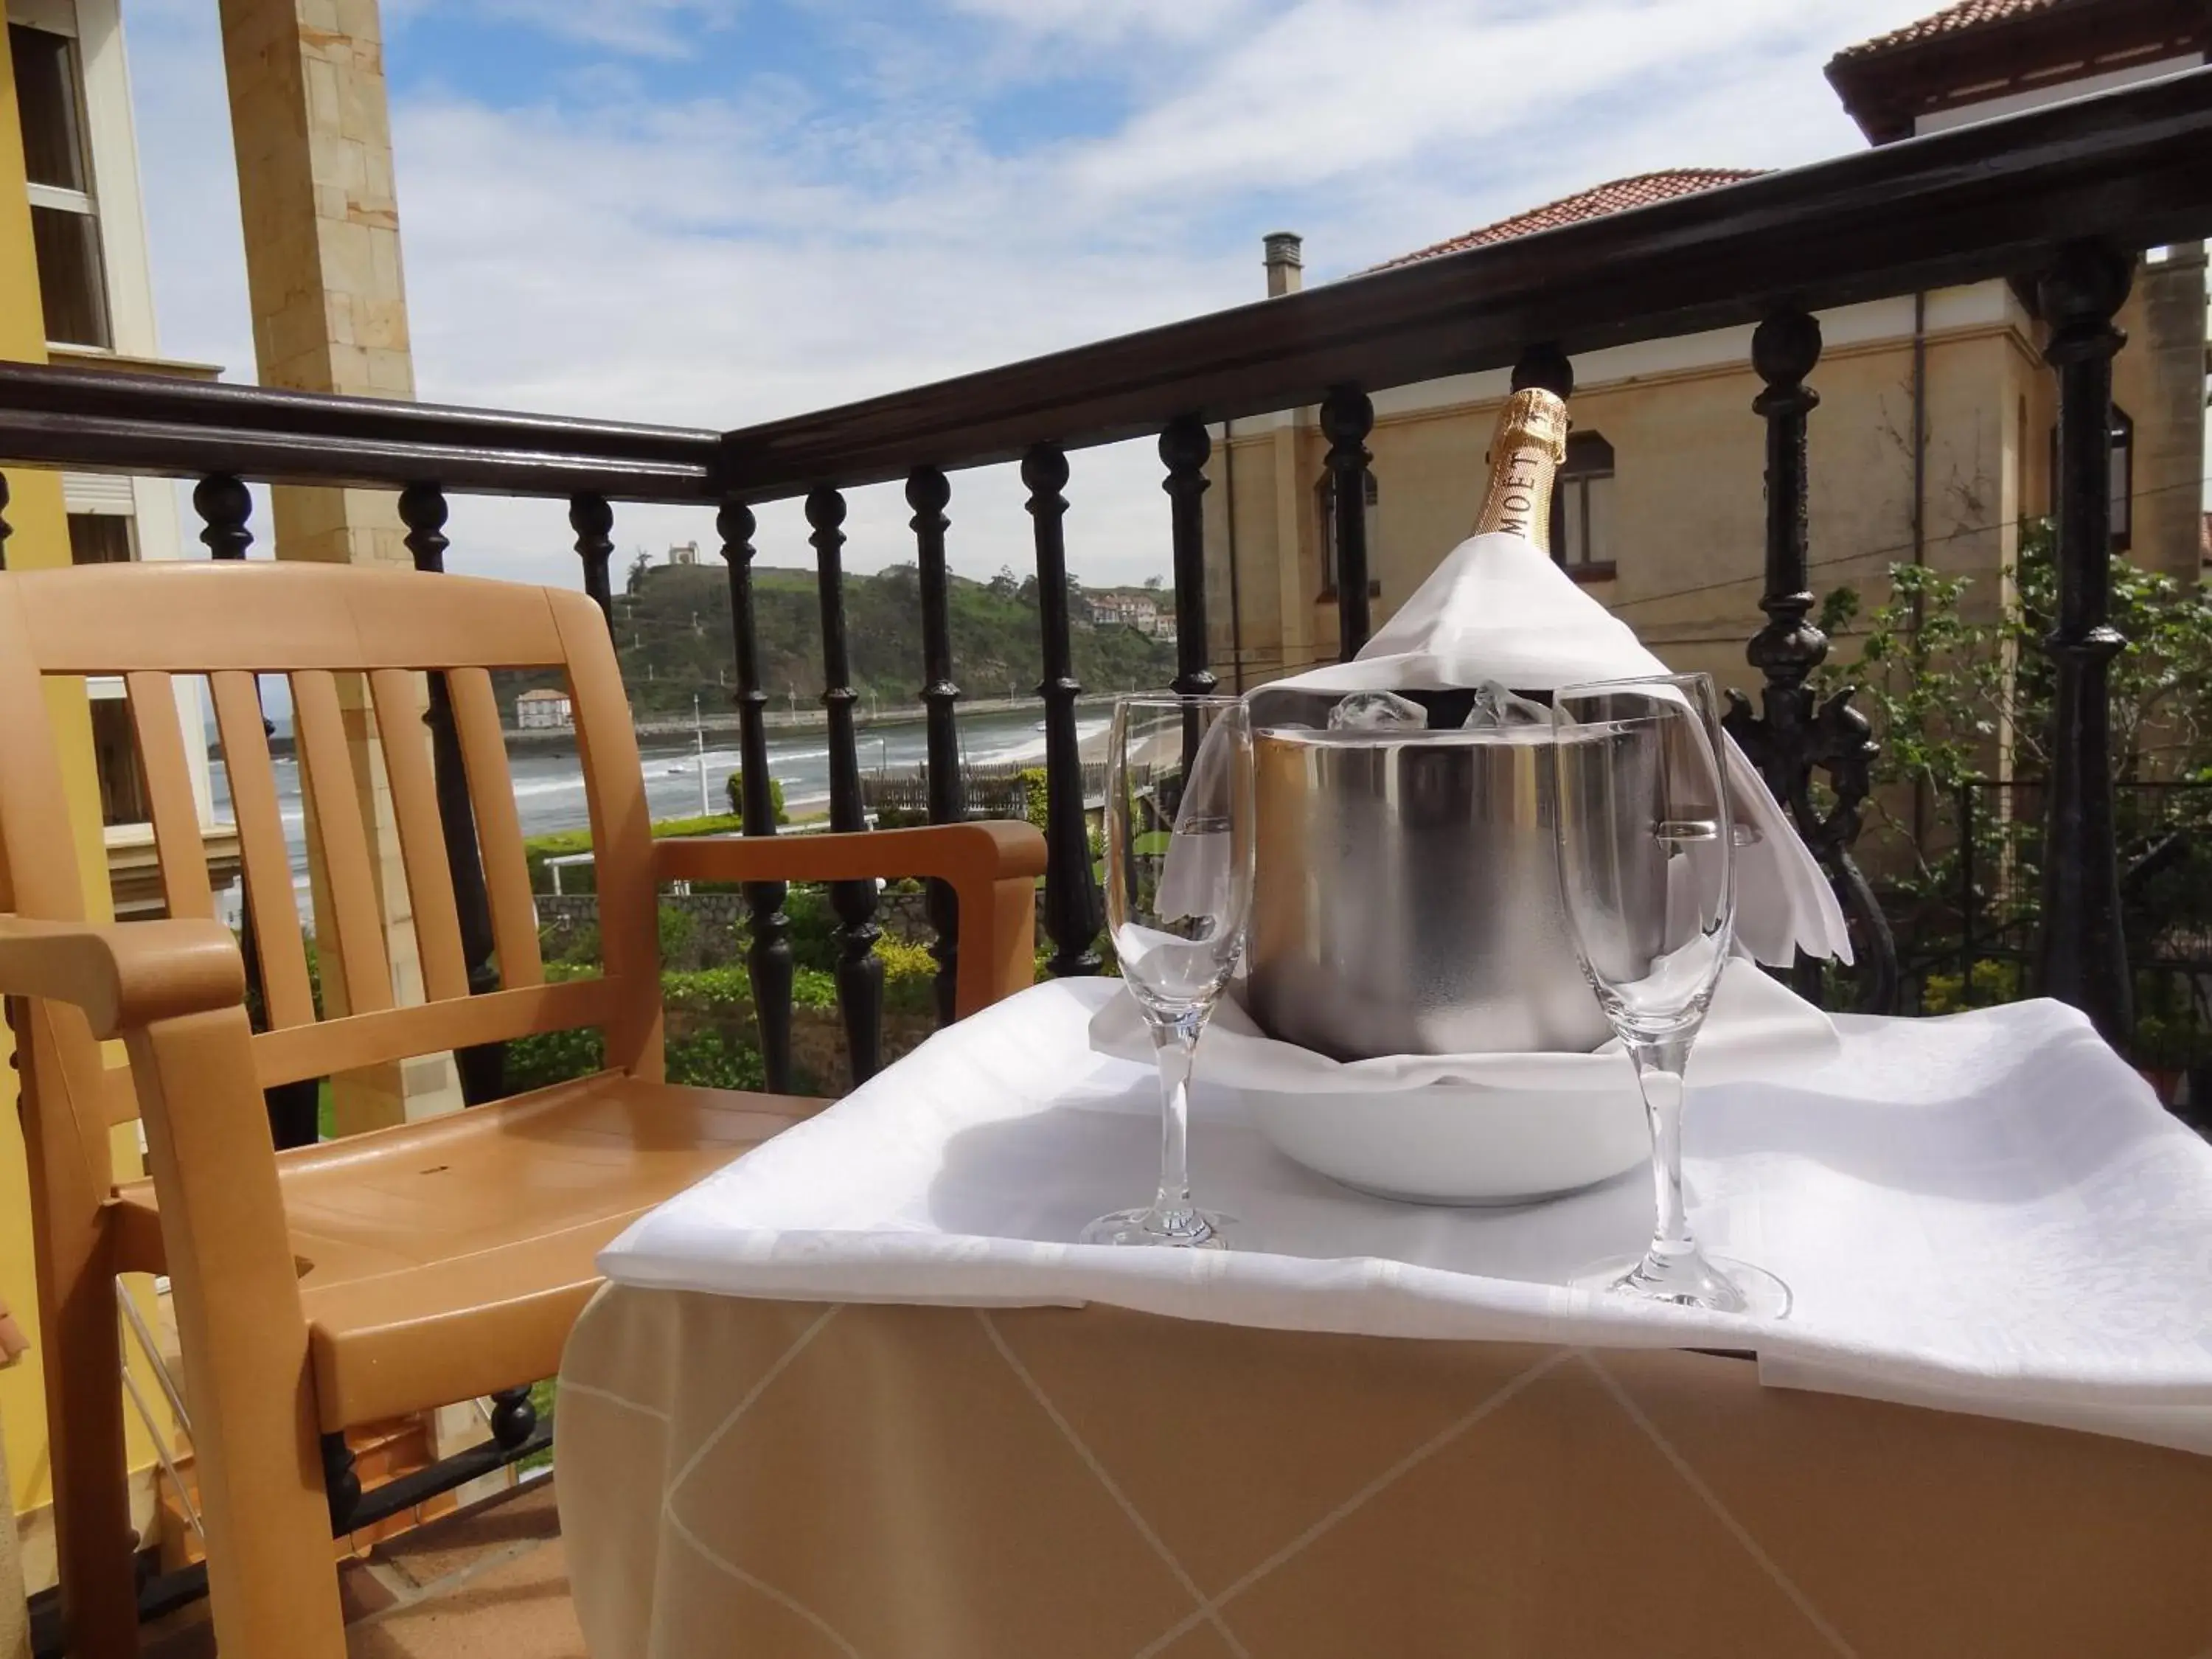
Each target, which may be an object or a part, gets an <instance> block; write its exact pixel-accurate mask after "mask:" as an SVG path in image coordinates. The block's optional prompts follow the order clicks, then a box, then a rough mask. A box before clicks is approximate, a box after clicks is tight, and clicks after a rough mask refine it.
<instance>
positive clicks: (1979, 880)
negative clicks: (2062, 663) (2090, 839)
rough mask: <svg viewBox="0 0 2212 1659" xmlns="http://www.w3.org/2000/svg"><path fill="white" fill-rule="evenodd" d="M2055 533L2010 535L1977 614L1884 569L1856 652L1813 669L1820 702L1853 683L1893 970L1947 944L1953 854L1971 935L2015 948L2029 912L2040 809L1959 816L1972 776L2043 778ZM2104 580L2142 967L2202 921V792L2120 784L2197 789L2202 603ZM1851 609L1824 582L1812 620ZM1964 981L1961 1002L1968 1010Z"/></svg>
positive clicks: (2133, 931) (2206, 607)
mask: <svg viewBox="0 0 2212 1659" xmlns="http://www.w3.org/2000/svg"><path fill="white" fill-rule="evenodd" d="M2056 540H2057V538H2056V536H2055V533H2054V529H2053V526H2052V525H2051V521H2050V520H2047V519H2043V520H2028V521H2026V522H2024V523H2023V524H2022V525H2021V535H2020V552H2019V557H2018V560H2017V562H2016V564H2015V570H2014V575H2013V582H2012V585H2011V588H2010V591H2009V592H2002V593H2000V594H1999V595H1998V596H1996V603H1995V604H1994V605H1987V606H1977V605H1974V604H1973V600H1974V599H1976V598H1977V597H1978V596H1977V595H1976V594H1975V593H1974V592H1973V583H1972V580H1971V579H1970V578H1967V577H1963V576H1951V575H1946V574H1942V573H1941V572H1939V571H1936V570H1932V569H1930V568H1928V567H1927V566H1925V565H1915V564H1900V565H1894V566H1893V567H1891V569H1890V573H1889V596H1888V598H1887V600H1886V601H1885V602H1884V603H1883V604H1882V605H1881V606H1879V607H1878V608H1876V609H1875V610H1874V611H1871V612H1869V613H1868V615H1867V617H1866V629H1865V632H1864V634H1863V636H1862V638H1861V648H1860V651H1859V656H1858V660H1857V662H1856V663H1854V664H1850V665H1831V666H1829V667H1827V668H1825V669H1824V670H1823V671H1822V672H1821V675H1820V679H1821V680H1822V681H1824V682H1826V684H1824V685H1822V686H1821V687H1820V690H1822V692H1823V694H1824V695H1825V693H1826V691H1828V690H1833V689H1835V687H1837V686H1838V685H1840V684H1845V683H1854V684H1857V686H1858V687H1859V696H1858V705H1859V707H1860V708H1862V709H1863V710H1864V712H1865V713H1866V714H1867V715H1868V717H1869V719H1870V720H1871V721H1872V722H1873V725H1874V728H1875V737H1876V738H1877V739H1878V740H1879V741H1880V743H1881V759H1880V760H1879V762H1878V763H1876V766H1875V784H1876V786H1877V789H1876V793H1875V796H1874V798H1873V799H1870V800H1869V802H1868V805H1867V816H1868V830H1869V836H1870V837H1871V841H1870V842H1868V843H1864V845H1865V846H1866V850H1867V854H1868V860H1867V861H1869V863H1871V864H1872V865H1873V866H1875V867H1876V868H1878V869H1881V870H1883V871H1884V872H1886V879H1885V886H1886V888H1887V895H1886V897H1887V904H1886V908H1888V909H1889V910H1890V911H1891V912H1892V915H1891V921H1892V924H1893V927H1895V928H1896V930H1897V934H1898V942H1899V955H1900V957H1901V958H1902V959H1903V960H1904V962H1905V965H1906V966H1907V968H1908V969H1910V968H1911V966H1912V965H1913V963H1914V961H1915V959H1916V957H1917V958H1918V959H1920V960H1921V961H1923V962H1924V961H1926V960H1928V959H1929V958H1930V957H1936V956H1939V955H1940V954H1941V953H1942V951H1944V950H1945V949H1947V948H1951V947H1950V946H1949V945H1948V940H1950V939H1953V938H1955V937H1957V936H1958V931H1957V930H1958V928H1959V926H1960V916H1961V906H1962V902H1963V901H1964V900H1965V896H1966V881H1965V877H1966V873H1967V871H1966V866H1965V865H1964V864H1963V861H1962V859H1961V848H1962V846H1964V847H1965V850H1966V852H1968V853H1969V854H1971V856H1972V859H1973V860H1974V863H1973V866H1972V871H1973V875H1974V882H1973V886H1974V895H1973V899H1972V902H1973V904H1974V907H1975V925H1976V930H1977V933H1978V936H1979V937H1981V938H1983V939H1985V940H1989V941H1990V942H1991V943H1995V942H1996V937H1995V936H2003V935H2009V940H2010V942H2012V943H2015V944H2017V943H2021V942H2024V941H2025V939H2026V938H2027V936H2028V934H2029V933H2032V931H2033V925H2034V923H2035V921H2036V919H2037V915H2038V913H2039V901H2040V892H2039V886H2040V884H2039V877H2038V870H2039V860H2040V849H2041V836H2042V823H2041V812H2040V807H2039V802H2038V801H2037V800H2036V799H2035V798H2034V796H2033V794H2032V793H2029V794H2025V795H2022V796H2021V797H2020V798H2019V799H2018V805H2019V808H2020V810H2019V811H2018V812H2017V814H2014V813H2008V812H2000V811H1996V810H1994V808H1995V805H1996V802H1995V801H1994V799H1991V798H1990V797H1989V796H1987V795H1986V794H1985V793H1984V794H1977V795H1975V796H1974V799H1975V800H1976V801H1977V802H1978V805H1977V807H1976V809H1975V810H1973V811H1972V814H1971V816H1972V823H1971V825H1969V824H1968V823H1966V822H1963V821H1962V817H1963V816H1964V815H1962V813H1961V811H1960V808H1961V804H1962V802H1964V801H1965V800H1966V799H1967V797H1968V794H1969V786H1971V785H1973V784H1975V783H1977V782H1979V781H1984V780H1987V779H1989V778H1991V777H1996V776H2000V775H2004V776H2008V777H2010V778H2013V779H2016V780H2021V781H2025V782H2028V783H2034V782H2039V781H2041V780H2043V779H2044V778H2045V777H2047V776H2048V775H2049V769H2050V761H2051V726H2052V708H2053V700H2054V694H2055V690H2056V674H2055V672H2054V670H2053V665H2052V663H2051V658H2050V656H2049V654H2048V653H2047V652H2046V651H2045V648H2044V641H2045V639H2046V637H2047V636H2048V635H2050V633H2051V627H2052V624H2053V622H2054V619H2055V614H2056V607H2057V563H2056V557H2055V553H2056ZM2111 580H2112V626H2113V627H2114V628H2115V629H2117V630H2118V633H2119V634H2120V635H2121V637H2122V638H2123V639H2124V641H2126V643H2125V645H2124V647H2123V648H2122V649H2121V651H2120V653H2118V656H2116V657H2115V658H2114V659H2113V660H2112V673H2111V688H2112V695H2111V724H2112V779H2113V781H2114V783H2115V784H2117V785H2119V786H2121V788H2120V791H2119V794H2118V800H2117V815H2116V823H2117V827H2118V840H2119V843H2120V860H2121V869H2122V872H2123V903H2124V909H2125V911H2126V915H2125V917H2124V921H2125V925H2126V927H2127V928H2128V932H2129V933H2130V939H2131V940H2133V941H2137V942H2139V943H2140V944H2141V945H2142V946H2144V947H2146V948H2143V949H2138V950H2136V951H2135V953H2134V954H2135V956H2136V960H2138V961H2142V960H2145V959H2148V957H2150V956H2153V955H2156V954H2158V952H2156V951H2151V950H2149V949H2148V948H2147V947H2148V945H2150V944H2151V943H2152V941H2153V940H2154V938H2156V937H2158V936H2160V935H2166V934H2172V933H2173V932H2174V930H2176V929H2177V928H2182V927H2188V926H2191V925H2193V924H2194V923H2195V922H2197V921H2199V920H2203V921H2208V922H2212V789H2205V790H2194V789H2190V790H2167V789H2160V788H2156V787H2130V786H2137V785H2142V786H2152V785H2157V784H2160V783H2166V782H2192V781H2206V782H2212V597H2208V595H2207V592H2206V590H2204V589H2203V588H2200V587H2198V586H2195V585H2193V584H2192V585H2190V586H2183V585H2182V584H2180V583H2179V582H2176V581H2175V580H2173V579H2172V578H2171V577H2169V576H2165V575H2161V574H2157V573H2155V572H2153V571H2148V570H2144V569H2142V568H2139V567H2138V566H2136V565H2134V564H2131V563H2130V562H2128V561H2127V560H2126V559H2125V558H2124V557H2122V556H2119V555H2117V554H2116V555H2114V556H2113V557H2112V575H2111ZM1859 610H1860V601H1859V596H1858V594H1857V592H1855V591H1854V590H1852V589H1850V588H1839V589H1838V590H1836V591H1835V592H1832V593H1830V594H1829V595H1828V596H1827V599H1826V601H1825V603H1824V604H1823V605H1822V609H1821V614H1820V625H1821V626H1822V627H1823V628H1824V629H1827V630H1828V631H1830V632H1831V633H1833V632H1835V631H1837V630H1838V629H1839V628H1840V627H1841V626H1842V625H1843V624H1844V623H1847V622H1848V621H1850V619H1852V618H1853V617H1856V616H1857V614H1858V611H1859ZM1882 785H1890V786H1912V787H1916V788H1917V789H1919V790H1921V791H1923V792H1924V799H1926V800H1927V802H1928V806H1929V810H1928V811H1925V812H1924V813H1921V814H1918V815H1917V817H1918V818H1919V820H1920V821H1919V822H1918V823H1917V824H1916V823H1915V822H1913V821H1911V820H1910V819H1904V818H1900V817H1899V815H1898V814H1897V813H1896V812H1895V811H1893V801H1894V800H1895V798H1896V795H1897V793H1898V792H1897V790H1896V789H1895V788H1894V787H1893V788H1892V789H1891V791H1890V792H1889V797H1890V799H1888V800H1885V799H1884V794H1883V792H1882V790H1881V786H1882ZM1969 832H1970V833H1969ZM2200 847H2201V848H2202V849H2203V850H2202V851H2201V852H2200V851H2199V850H2198V848H2200ZM1978 979H1979V972H1978V971H1977V980H1978ZM1975 988H1976V987H1965V991H1964V992H1963V993H1962V994H1963V995H1965V996H1966V1000H1973V999H1972V991H1973V990H1974V989H1975Z"/></svg>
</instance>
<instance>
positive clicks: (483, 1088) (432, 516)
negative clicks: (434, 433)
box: [399, 483, 507, 1106]
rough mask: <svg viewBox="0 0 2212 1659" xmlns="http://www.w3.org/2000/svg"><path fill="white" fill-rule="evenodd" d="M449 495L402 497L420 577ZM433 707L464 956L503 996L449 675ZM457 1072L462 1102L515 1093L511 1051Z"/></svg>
mask: <svg viewBox="0 0 2212 1659" xmlns="http://www.w3.org/2000/svg"><path fill="white" fill-rule="evenodd" d="M446 519H447V505H446V492H445V491H444V490H443V489H441V488H439V486H437V485H436V484H434V483H414V484H410V485H408V486H407V488H406V489H403V490H401V491H400V492H399V521H400V522H401V523H402V524H404V525H405V526H407V535H406V538H405V539H406V544H407V551H408V552H409V554H410V555H411V556H413V558H414V560H415V568H416V569H417V570H420V571H422V572H425V573H427V574H433V575H436V574H443V573H444V571H445V568H446V550H447V548H448V547H450V546H451V545H453V544H452V543H451V541H449V540H448V539H447V536H446ZM425 678H427V679H428V682H429V691H430V706H429V707H428V708H427V709H426V710H424V711H423V715H422V720H423V723H424V724H425V725H426V726H428V727H429V729H430V763H431V768H432V773H433V775H434V776H435V779H436V782H437V790H438V823H439V828H440V829H441V830H442V831H443V839H444V841H445V843H446V863H447V867H448V868H449V869H450V870H451V871H452V872H453V908H454V909H455V910H456V911H457V912H458V913H459V918H460V924H461V955H462V957H463V959H464V960H465V962H466V963H467V965H468V972H469V991H470V994H471V995H477V996H481V995H482V994H484V993H485V992H487V991H496V990H497V989H499V983H500V977H499V969H497V968H496V967H495V965H494V964H493V962H492V952H493V948H494V947H493V943H492V931H491V899H490V896H489V894H488V893H487V892H486V890H485V888H484V876H483V854H482V851H481V849H480V848H478V847H477V818H476V808H475V806H474V805H473V804H471V801H470V799H469V775H468V766H467V763H465V761H464V760H463V759H462V757H461V739H460V733H459V731H458V730H457V729H456V728H455V727H454V725H453V692H452V689H451V688H450V687H449V686H448V685H447V683H446V677H445V675H444V674H442V673H441V672H438V671H435V670H434V671H431V672H430V673H429V674H428V675H427V676H425ZM453 1069H454V1070H455V1071H456V1072H457V1073H459V1076H460V1081H461V1098H462V1100H463V1101H465V1103H468V1104H469V1105H471V1106H481V1105H482V1104H483V1103H484V1102H486V1101H488V1100H497V1099H499V1098H501V1097H502V1096H504V1095H505V1094H506V1093H507V1045H506V1044H504V1043H500V1042H486V1043H480V1044H478V1045H477V1047H475V1048H457V1049H455V1050H454V1051H453Z"/></svg>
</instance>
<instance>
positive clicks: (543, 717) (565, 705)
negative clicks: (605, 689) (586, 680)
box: [514, 690, 576, 732]
mask: <svg viewBox="0 0 2212 1659" xmlns="http://www.w3.org/2000/svg"><path fill="white" fill-rule="evenodd" d="M575 723H576V714H575V710H574V707H573V706H572V705H571V704H570V703H569V701H568V693H567V692H566V691H547V690H537V691H526V692H524V693H523V694H522V695H521V696H519V697H517V698H516V699H515V700H514V725H515V729H516V730H517V731H519V732H556V731H562V730H565V729H566V728H568V727H569V726H574V724H575Z"/></svg>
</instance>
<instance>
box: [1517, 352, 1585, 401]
mask: <svg viewBox="0 0 2212 1659" xmlns="http://www.w3.org/2000/svg"><path fill="white" fill-rule="evenodd" d="M1532 386H1539V387H1541V388H1542V389H1543V390H1544V391H1546V392H1550V393H1551V394H1552V395H1553V397H1555V398H1571V397H1573V396H1574V395H1575V365H1574V362H1573V360H1572V359H1571V358H1570V357H1569V356H1567V354H1566V353H1565V352H1564V351H1562V350H1560V349H1559V342H1557V341H1556V340H1540V341H1539V342H1537V343H1535V344H1534V345H1532V346H1530V347H1528V349H1525V350H1524V351H1522V354H1521V358H1520V361H1519V362H1516V363H1515V364H1514V365H1513V389H1514V390H1515V391H1516V392H1526V391H1528V389H1529V388H1530V387H1532Z"/></svg>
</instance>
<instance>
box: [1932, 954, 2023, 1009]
mask: <svg viewBox="0 0 2212 1659" xmlns="http://www.w3.org/2000/svg"><path fill="white" fill-rule="evenodd" d="M2020 998H2021V973H2020V964H2019V963H2016V962H1991V961H1987V960H1984V961H1981V962H1977V963H1975V964H1974V969H1973V979H1972V984H1971V986H1970V985H1969V984H1968V983H1967V982H1966V981H1964V980H1962V979H1961V978H1960V976H1959V975H1956V974H1930V975H1929V976H1928V980H1927V982H1926V984H1925V986H1924V987H1923V989H1922V991H1921V994H1920V1000H1921V1011H1922V1012H1923V1013H1930V1014H1955V1013H1958V1012H1960V1011H1962V1010H1964V1009H1967V1008H1993V1007H1995V1006H1997V1005H1998V1004H1999V1003H2003V1002H2017V1001H2019V1000H2020Z"/></svg>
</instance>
